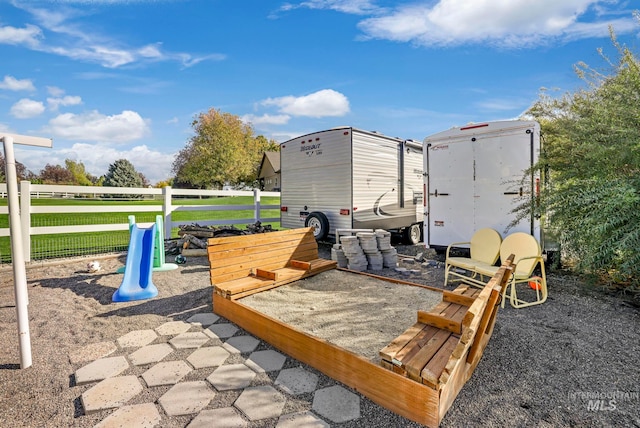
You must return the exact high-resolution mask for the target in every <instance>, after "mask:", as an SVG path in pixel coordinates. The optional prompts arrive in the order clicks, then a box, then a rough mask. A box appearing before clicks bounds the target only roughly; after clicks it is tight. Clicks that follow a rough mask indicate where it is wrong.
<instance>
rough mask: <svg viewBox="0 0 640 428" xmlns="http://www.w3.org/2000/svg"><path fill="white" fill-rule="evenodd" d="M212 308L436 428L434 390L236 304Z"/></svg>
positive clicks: (220, 302)
mask: <svg viewBox="0 0 640 428" xmlns="http://www.w3.org/2000/svg"><path fill="white" fill-rule="evenodd" d="M213 308H214V312H215V313H216V314H218V315H220V316H222V317H224V318H226V319H228V320H230V321H232V322H233V323H235V324H237V325H238V326H240V327H242V328H243V329H244V330H246V331H248V332H249V333H251V334H253V335H254V336H256V337H259V338H260V339H262V340H264V341H266V342H267V343H269V344H271V345H272V346H274V347H275V348H277V349H279V350H280V351H282V352H284V353H285V354H287V355H289V356H290V357H292V358H295V359H297V360H299V361H301V362H303V363H305V364H308V365H309V366H311V367H313V368H315V369H317V370H319V371H321V372H322V373H324V374H326V375H327V376H329V377H331V378H332V379H335V380H337V381H338V382H341V383H343V384H345V385H347V386H349V387H351V388H353V389H354V390H356V391H358V392H359V393H361V394H362V395H364V396H365V397H367V398H369V399H370V400H371V401H373V402H375V403H377V404H379V405H380V406H382V407H385V408H387V409H389V410H391V411H393V412H395V413H397V414H399V415H401V416H404V417H405V418H407V419H411V420H413V421H415V422H418V423H421V424H423V425H426V426H429V427H437V426H438V425H439V423H440V408H439V403H440V399H439V392H438V391H436V390H434V389H432V388H430V387H428V386H426V385H423V384H420V383H418V382H416V381H414V380H411V379H409V378H407V377H404V376H401V375H399V374H396V373H394V372H392V371H390V370H387V369H385V368H384V367H382V366H380V365H378V364H374V363H372V362H371V361H369V360H367V359H366V358H364V357H362V356H360V355H357V354H355V353H353V352H351V351H348V350H346V349H344V348H341V347H339V346H336V345H334V344H332V343H330V342H328V341H326V340H324V339H321V338H318V337H315V336H312V335H310V334H307V333H305V332H303V331H301V330H298V329H296V328H294V327H292V326H290V325H288V324H285V323H283V322H280V321H278V320H276V319H275V318H271V317H269V316H267V315H265V314H263V313H261V312H258V311H256V310H254V309H252V308H250V307H248V306H246V305H243V304H242V303H241V302H240V301H239V300H231V299H226V298H224V297H223V296H220V295H219V294H216V293H213ZM445 412H446V410H445ZM443 414H444V413H443Z"/></svg>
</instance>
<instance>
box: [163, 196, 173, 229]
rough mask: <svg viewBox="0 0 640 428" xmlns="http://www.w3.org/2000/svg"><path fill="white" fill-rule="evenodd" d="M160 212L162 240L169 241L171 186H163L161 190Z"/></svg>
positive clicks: (171, 209)
mask: <svg viewBox="0 0 640 428" xmlns="http://www.w3.org/2000/svg"><path fill="white" fill-rule="evenodd" d="M162 196H163V202H162V211H163V214H164V239H171V227H172V224H171V211H173V208H172V207H171V186H165V187H163V188H162Z"/></svg>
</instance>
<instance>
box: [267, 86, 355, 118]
mask: <svg viewBox="0 0 640 428" xmlns="http://www.w3.org/2000/svg"><path fill="white" fill-rule="evenodd" d="M261 104H262V105H263V106H276V107H278V109H279V110H280V112H282V113H286V114H289V115H292V116H306V117H327V116H332V117H333V116H344V115H346V114H347V113H349V100H348V99H347V97H346V96H344V95H343V94H341V93H340V92H336V91H334V90H333V89H323V90H321V91H318V92H314V93H312V94H309V95H304V96H301V97H294V96H292V95H290V96H286V97H279V98H268V99H266V100H264V101H262V102H261Z"/></svg>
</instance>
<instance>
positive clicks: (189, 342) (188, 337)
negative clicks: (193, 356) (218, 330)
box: [169, 331, 209, 349]
mask: <svg viewBox="0 0 640 428" xmlns="http://www.w3.org/2000/svg"><path fill="white" fill-rule="evenodd" d="M208 341H209V337H208V336H207V335H206V334H204V333H202V332H199V331H196V332H191V333H182V334H179V335H177V336H176V337H174V338H173V339H171V340H170V341H169V343H170V344H171V345H173V346H174V347H175V348H176V349H186V348H199V347H201V346H202V345H204V344H205V343H207V342H208Z"/></svg>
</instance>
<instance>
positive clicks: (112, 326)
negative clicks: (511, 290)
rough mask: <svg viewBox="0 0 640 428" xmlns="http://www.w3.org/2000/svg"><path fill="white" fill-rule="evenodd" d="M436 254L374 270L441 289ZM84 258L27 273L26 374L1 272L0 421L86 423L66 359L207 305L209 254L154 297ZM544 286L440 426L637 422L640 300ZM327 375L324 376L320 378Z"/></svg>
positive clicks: (390, 418) (498, 335) (384, 415)
mask: <svg viewBox="0 0 640 428" xmlns="http://www.w3.org/2000/svg"><path fill="white" fill-rule="evenodd" d="M329 248H330V247H329V246H328V245H324V244H323V245H321V246H320V252H321V255H322V256H324V257H327V258H328V256H329ZM396 248H397V249H398V252H399V253H401V254H405V255H407V256H414V255H416V254H417V253H418V252H423V249H421V248H420V247H419V246H396ZM407 259H408V260H413V258H412V257H407ZM437 259H438V257H435V261H432V262H431V266H430V267H421V265H420V264H419V263H415V262H414V263H411V262H407V263H405V262H403V263H404V265H405V266H406V267H408V268H411V269H419V270H420V273H419V274H414V275H411V276H404V275H403V274H399V273H397V272H394V271H393V270H391V269H385V270H384V271H382V272H379V274H381V275H383V276H393V277H401V278H403V279H406V280H409V281H412V282H416V283H420V284H425V285H431V286H437V287H442V282H443V277H444V275H443V269H442V267H441V265H439V264H438V263H437ZM89 260H91V259H89ZM87 261H88V260H86V259H85V260H72V261H65V262H64V263H62V264H55V265H54V264H52V265H37V264H36V265H34V266H32V267H30V268H29V269H28V271H27V277H28V286H29V298H30V304H29V317H30V328H31V342H32V348H33V367H31V368H29V369H26V370H20V368H19V362H20V358H19V351H18V338H17V331H16V310H15V306H14V296H13V286H12V284H13V282H12V272H11V271H10V270H6V269H5V270H0V385H1V387H0V426H1V427H63V426H64V427H66V426H76V427H85V426H93V425H94V424H95V423H97V422H98V421H99V420H100V419H101V418H102V417H104V415H101V414H100V413H98V414H96V415H84V414H83V412H82V407H81V405H80V400H79V397H80V395H81V394H82V392H84V391H85V390H86V389H88V388H89V387H90V385H85V386H78V385H75V383H74V379H73V373H74V372H75V370H77V369H78V368H79V367H80V366H81V365H82V364H79V363H75V364H74V363H72V362H71V361H70V358H69V357H70V355H73V354H74V352H77V350H78V349H80V348H82V347H84V346H86V345H89V344H93V343H98V342H103V341H114V340H115V339H116V338H117V337H119V336H121V335H123V334H125V333H127V332H129V331H131V330H135V329H145V328H154V327H157V326H158V325H160V324H161V323H163V322H164V321H165V320H166V317H170V318H172V319H176V320H184V319H187V318H189V317H190V316H191V315H192V314H194V313H198V312H203V311H208V310H211V288H210V285H209V276H208V262H207V260H206V259H205V258H189V260H188V261H187V264H185V265H181V266H180V268H179V269H178V270H175V271H171V272H163V273H159V274H157V275H154V277H153V278H154V283H155V284H156V286H157V287H158V289H159V290H160V294H159V296H158V297H156V298H154V299H151V300H147V301H139V302H130V303H120V304H117V305H114V304H112V303H111V295H112V294H113V292H114V291H115V289H116V288H117V287H118V285H119V283H120V281H121V278H122V276H121V275H117V274H115V273H114V272H115V269H116V268H117V267H119V266H122V265H123V263H124V257H122V256H121V257H116V258H105V259H102V260H100V263H101V264H102V267H103V269H102V270H101V271H100V272H97V273H88V272H87V271H86V264H87ZM548 283H549V299H548V301H547V302H546V303H545V304H544V305H539V306H534V307H531V308H524V309H517V310H516V309H513V308H511V307H509V306H507V307H506V308H504V309H501V310H500V311H499V313H498V319H497V323H496V327H495V331H494V333H493V336H492V338H491V341H490V342H489V345H488V346H487V348H486V350H485V352H484V355H483V358H482V360H481V361H480V364H479V365H478V367H477V369H476V371H475V372H474V374H473V376H472V378H471V379H470V381H469V382H468V383H467V384H466V385H465V386H464V388H463V389H462V391H461V392H460V394H459V395H458V397H457V399H456V400H455V402H454V403H453V406H452V407H451V409H450V410H449V411H448V413H447V415H446V416H445V418H444V420H443V422H442V425H441V426H443V427H460V426H483V427H484V426H501V427H502V426H621V427H623V426H624V427H628V426H636V427H640V398H639V397H638V395H639V394H640V385H639V379H640V369H639V368H638V364H637V358H638V355H639V353H640V334H639V333H638V325H639V321H640V317H639V310H638V302H637V301H633V300H628V299H625V298H622V297H620V296H613V295H609V294H607V293H605V292H603V291H602V290H598V289H590V288H588V287H587V286H585V285H584V284H582V283H581V282H580V281H578V280H577V279H576V278H575V277H573V276H571V275H567V274H562V273H554V274H552V275H549V278H548ZM449 288H450V289H451V288H453V287H449ZM237 334H242V332H238V333H237ZM295 363H296V362H295V361H292V362H291V364H295ZM331 382H333V381H332V380H331V379H328V378H326V377H322V380H321V383H325V384H330V383H331ZM146 398H148V397H146ZM600 399H602V401H601V402H596V400H600ZM361 413H362V415H363V418H362V419H361V420H359V422H358V424H353V423H350V424H349V423H347V424H340V425H338V426H344V427H355V426H367V427H372V426H377V427H415V426H417V425H416V424H414V423H412V422H410V421H407V420H406V419H403V418H400V417H397V416H396V415H393V414H392V413H391V412H388V411H386V410H385V409H382V408H381V407H379V406H377V405H375V404H373V403H372V402H370V401H369V400H366V399H363V400H362V407H361ZM188 421H189V419H188V418H186V419H185V420H184V421H182V422H183V423H178V424H177V425H171V426H184V425H186V423H188ZM251 426H252V427H257V426H263V425H251Z"/></svg>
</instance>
